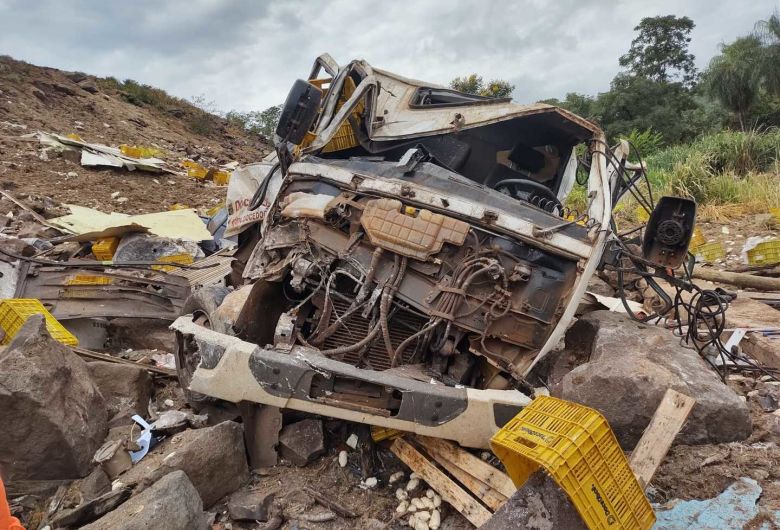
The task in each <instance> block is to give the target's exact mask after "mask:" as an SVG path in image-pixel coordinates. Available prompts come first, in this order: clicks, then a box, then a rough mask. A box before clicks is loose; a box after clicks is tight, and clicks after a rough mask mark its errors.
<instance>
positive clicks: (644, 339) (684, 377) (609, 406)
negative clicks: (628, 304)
mask: <svg viewBox="0 0 780 530" xmlns="http://www.w3.org/2000/svg"><path fill="white" fill-rule="evenodd" d="M566 344H567V346H569V347H570V348H572V349H573V350H577V349H579V350H580V352H581V353H582V354H583V355H584V356H585V357H586V358H587V357H588V356H589V358H590V361H589V362H587V363H585V364H583V365H581V366H578V367H577V368H575V369H574V370H572V371H571V372H569V373H568V374H567V375H566V376H564V377H563V379H562V380H561V382H560V383H559V384H558V385H556V386H555V387H554V388H553V391H552V394H553V395H555V396H558V397H561V398H563V399H567V400H571V401H575V402H577V403H582V404H584V405H587V406H590V407H593V408H595V409H597V410H599V411H600V412H601V413H602V414H604V416H605V417H606V418H607V421H609V424H610V426H611V427H612V430H613V431H614V432H615V435H616V436H617V438H618V440H619V441H620V444H621V446H622V447H623V448H624V449H632V448H633V447H634V446H635V445H636V443H637V442H638V441H639V438H640V437H641V436H642V432H643V431H644V429H645V427H647V425H648V424H649V423H650V419H651V418H652V416H653V414H654V413H655V410H656V408H657V407H658V405H659V404H660V402H661V399H663V396H664V393H665V392H666V390H667V389H669V388H672V389H674V390H676V391H678V392H681V393H683V394H686V395H688V396H691V397H693V398H695V399H696V405H695V406H694V408H693V411H692V412H691V415H690V416H689V418H688V421H687V423H686V424H685V427H684V428H683V430H682V431H681V432H680V434H679V435H678V437H677V442H678V443H683V444H688V445H693V444H705V443H722V442H732V441H736V440H744V439H745V438H747V437H748V436H750V433H751V429H752V424H751V420H750V414H749V409H748V406H747V404H746V403H745V402H744V401H742V400H741V399H740V398H739V396H737V394H736V393H735V392H734V391H733V390H731V389H730V388H729V387H727V386H726V385H725V384H723V383H722V382H721V380H720V378H719V377H718V376H717V374H716V373H715V372H714V371H713V370H712V368H710V366H709V365H708V364H706V362H705V361H704V360H702V359H701V358H700V357H699V355H698V354H697V353H696V351H695V350H692V349H688V348H684V347H682V346H681V345H680V340H679V339H678V338H677V337H675V336H674V335H672V333H671V332H670V331H668V330H665V329H663V328H659V327H655V326H647V325H644V324H640V323H638V322H635V321H633V320H631V319H630V318H629V317H628V316H626V315H622V314H619V313H612V312H609V311H595V312H593V313H589V314H587V315H585V316H584V317H583V318H581V319H580V320H578V321H577V322H576V323H575V324H574V326H572V328H571V329H570V330H569V332H568V334H567V337H566Z"/></svg>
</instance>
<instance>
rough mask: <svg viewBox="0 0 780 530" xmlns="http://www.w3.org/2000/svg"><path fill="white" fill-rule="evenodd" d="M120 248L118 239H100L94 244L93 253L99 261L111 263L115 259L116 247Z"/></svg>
mask: <svg viewBox="0 0 780 530" xmlns="http://www.w3.org/2000/svg"><path fill="white" fill-rule="evenodd" d="M118 246H119V238H118V237H107V238H105V239H98V240H97V241H95V242H94V243H92V253H93V254H94V255H95V257H96V258H97V259H98V260H99V261H111V260H112V259H113V258H114V253H115V252H116V247H118Z"/></svg>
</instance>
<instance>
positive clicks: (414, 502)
mask: <svg viewBox="0 0 780 530" xmlns="http://www.w3.org/2000/svg"><path fill="white" fill-rule="evenodd" d="M412 505H413V506H414V507H415V508H417V509H418V510H423V509H425V503H423V501H422V499H420V498H418V497H415V498H414V499H412Z"/></svg>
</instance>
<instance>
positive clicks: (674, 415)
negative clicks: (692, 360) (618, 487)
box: [629, 388, 696, 488]
mask: <svg viewBox="0 0 780 530" xmlns="http://www.w3.org/2000/svg"><path fill="white" fill-rule="evenodd" d="M694 404H696V400H695V399H693V398H692V397H688V396H686V395H685V394H681V393H679V392H676V391H674V390H672V389H671V388H670V389H669V390H667V391H666V394H665V395H664V398H663V400H661V404H660V405H659V406H658V408H657V409H656V411H655V414H653V419H652V420H650V424H649V425H648V426H647V428H646V429H645V432H644V433H643V434H642V438H641V439H640V440H639V443H638V444H637V446H636V448H635V449H634V451H633V452H632V453H631V458H629V464H630V465H631V469H632V470H633V471H634V474H635V475H636V477H637V479H638V480H639V484H640V485H641V486H642V488H646V487H647V485H648V484H649V483H650V480H651V479H652V478H653V475H655V472H656V470H657V469H658V466H660V465H661V462H662V461H663V459H664V457H665V456H666V453H667V452H669V448H670V447H671V446H672V442H673V441H674V437H675V436H677V433H678V432H680V429H682V426H683V425H684V424H685V420H686V419H687V418H688V415H689V414H690V413H691V409H693V405H694Z"/></svg>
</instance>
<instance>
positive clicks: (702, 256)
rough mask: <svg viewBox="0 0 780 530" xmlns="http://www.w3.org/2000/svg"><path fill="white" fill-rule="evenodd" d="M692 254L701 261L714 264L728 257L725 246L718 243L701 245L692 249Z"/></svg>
mask: <svg viewBox="0 0 780 530" xmlns="http://www.w3.org/2000/svg"><path fill="white" fill-rule="evenodd" d="M691 252H692V253H693V255H694V256H696V257H697V258H698V259H699V260H701V261H708V262H712V261H716V260H719V259H723V258H724V257H726V252H725V251H724V250H723V245H721V244H720V243H718V242H712V243H705V244H703V245H699V246H698V247H696V248H693V249H691Z"/></svg>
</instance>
